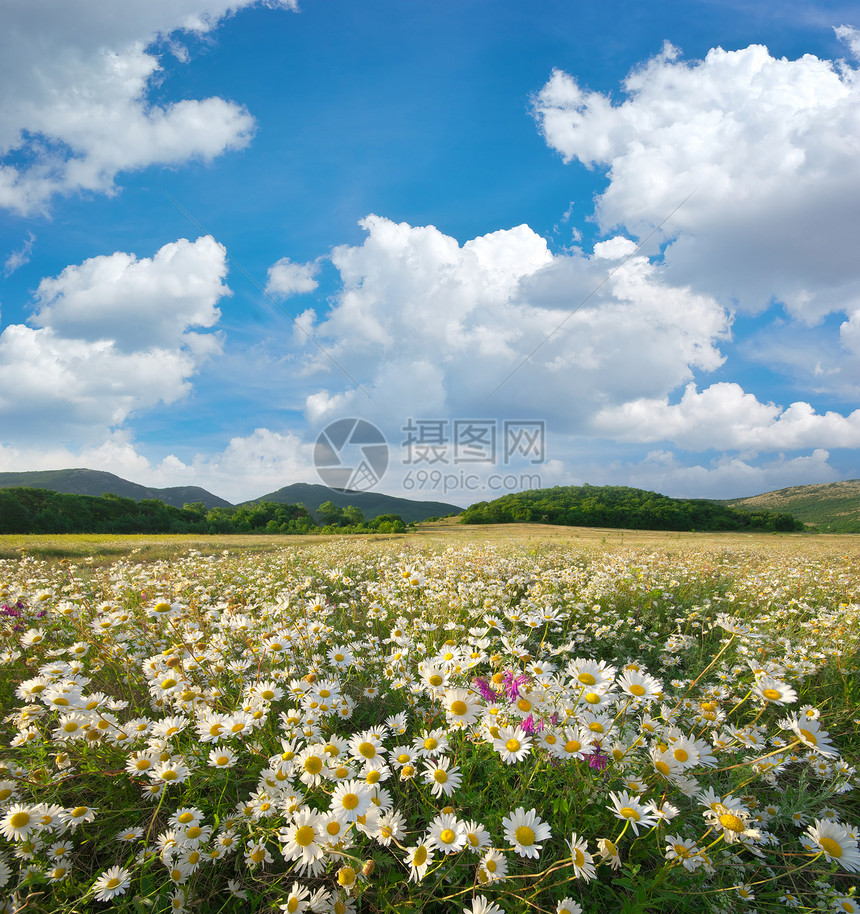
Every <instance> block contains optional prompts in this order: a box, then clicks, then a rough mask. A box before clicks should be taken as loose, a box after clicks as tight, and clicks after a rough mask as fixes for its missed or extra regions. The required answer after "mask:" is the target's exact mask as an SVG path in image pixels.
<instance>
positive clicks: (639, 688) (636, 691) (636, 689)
mask: <svg viewBox="0 0 860 914" xmlns="http://www.w3.org/2000/svg"><path fill="white" fill-rule="evenodd" d="M630 693H631V694H632V695H635V696H636V697H637V698H641V697H642V696H643V695H644V694H645V686H643V685H640V684H639V683H638V682H634V683H633V685H632V686H630Z"/></svg>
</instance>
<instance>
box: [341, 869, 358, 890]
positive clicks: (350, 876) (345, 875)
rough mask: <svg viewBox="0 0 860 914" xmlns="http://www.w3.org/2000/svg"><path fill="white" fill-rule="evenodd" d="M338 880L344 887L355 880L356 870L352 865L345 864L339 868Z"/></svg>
mask: <svg viewBox="0 0 860 914" xmlns="http://www.w3.org/2000/svg"><path fill="white" fill-rule="evenodd" d="M337 881H338V882H339V883H340V884H341V885H342V886H344V887H346V886H350V885H352V884H353V883H354V882H355V870H354V869H353V868H352V867H351V866H343V867H341V868H340V870H338V874H337Z"/></svg>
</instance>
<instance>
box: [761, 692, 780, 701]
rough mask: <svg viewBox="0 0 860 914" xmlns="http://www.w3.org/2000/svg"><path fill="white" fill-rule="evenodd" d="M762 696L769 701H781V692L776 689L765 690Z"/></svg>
mask: <svg viewBox="0 0 860 914" xmlns="http://www.w3.org/2000/svg"><path fill="white" fill-rule="evenodd" d="M761 694H762V695H764V697H765V698H767V699H768V700H769V701H778V700H779V692H778V691H777V690H776V689H763V690H762V693H761Z"/></svg>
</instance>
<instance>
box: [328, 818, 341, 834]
mask: <svg viewBox="0 0 860 914" xmlns="http://www.w3.org/2000/svg"><path fill="white" fill-rule="evenodd" d="M325 830H326V831H327V832H328V833H329V834H330V835H331V836H332V837H334V836H335V835H339V834H340V822H338V821H337V820H336V819H334V820H332V821H331V822H329V823H328V825H326V827H325Z"/></svg>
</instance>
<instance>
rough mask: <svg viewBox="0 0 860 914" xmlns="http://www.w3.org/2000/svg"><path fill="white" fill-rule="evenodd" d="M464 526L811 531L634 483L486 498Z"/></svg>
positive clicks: (782, 518) (791, 521)
mask: <svg viewBox="0 0 860 914" xmlns="http://www.w3.org/2000/svg"><path fill="white" fill-rule="evenodd" d="M461 519H462V523H464V524H510V523H537V524H560V525H563V526H570V527H622V528H627V529H632V530H676V531H687V530H701V531H709V530H713V531H731V530H736V531H745V530H748V531H770V532H780V533H784V532H795V531H799V530H803V529H805V527H804V525H803V523H801V522H800V521H799V520H797V519H796V518H794V517H792V516H791V515H790V514H777V513H774V512H771V511H743V510H740V509H737V508H729V507H727V506H725V505H721V504H719V503H718V502H713V501H708V500H706V499H701V498H699V499H679V498H669V497H668V496H666V495H659V494H658V493H656V492H648V491H645V490H644V489H634V488H630V487H628V486H589V485H584V486H555V487H554V488H551V489H533V490H530V491H526V492H516V493H511V494H509V495H503V496H502V497H501V498H497V499H495V500H494V501H490V502H486V501H482V502H479V503H478V504H475V505H472V506H471V507H469V508H467V509H466V510H465V511H464V512H463V514H462V515H461Z"/></svg>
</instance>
